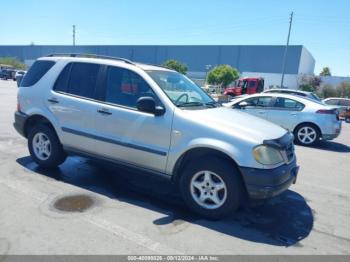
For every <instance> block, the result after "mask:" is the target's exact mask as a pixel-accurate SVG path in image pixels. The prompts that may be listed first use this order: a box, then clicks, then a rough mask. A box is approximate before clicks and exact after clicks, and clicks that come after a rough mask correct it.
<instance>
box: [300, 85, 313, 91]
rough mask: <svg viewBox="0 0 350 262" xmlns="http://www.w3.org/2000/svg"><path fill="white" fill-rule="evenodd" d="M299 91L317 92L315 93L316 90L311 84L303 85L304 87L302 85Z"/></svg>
mask: <svg viewBox="0 0 350 262" xmlns="http://www.w3.org/2000/svg"><path fill="white" fill-rule="evenodd" d="M299 89H300V90H302V91H307V92H315V91H316V88H315V87H313V86H312V85H310V84H303V85H300V86H299Z"/></svg>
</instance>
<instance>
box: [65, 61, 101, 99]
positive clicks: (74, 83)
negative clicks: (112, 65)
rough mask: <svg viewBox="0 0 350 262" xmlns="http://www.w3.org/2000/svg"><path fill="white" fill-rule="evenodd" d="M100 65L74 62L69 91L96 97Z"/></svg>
mask: <svg viewBox="0 0 350 262" xmlns="http://www.w3.org/2000/svg"><path fill="white" fill-rule="evenodd" d="M99 70H100V65H97V64H90V63H72V68H71V70H70V79H69V83H68V90H67V92H68V93H70V94H73V95H77V96H82V97H88V98H94V94H95V88H96V84H97V77H98V72H99Z"/></svg>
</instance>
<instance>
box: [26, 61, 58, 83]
mask: <svg viewBox="0 0 350 262" xmlns="http://www.w3.org/2000/svg"><path fill="white" fill-rule="evenodd" d="M54 64H55V62H54V61H44V60H38V61H36V62H35V63H34V64H33V65H32V66H31V67H30V69H29V71H28V73H27V74H25V76H24V78H23V80H22V82H21V86H32V85H34V84H36V83H37V82H38V81H39V80H40V79H41V78H42V77H43V76H44V75H45V74H46V73H47V71H49V70H50V69H51V67H53V65H54Z"/></svg>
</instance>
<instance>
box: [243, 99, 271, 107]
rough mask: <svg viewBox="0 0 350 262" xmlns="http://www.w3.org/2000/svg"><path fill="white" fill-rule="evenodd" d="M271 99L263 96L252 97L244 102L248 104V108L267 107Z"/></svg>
mask: <svg viewBox="0 0 350 262" xmlns="http://www.w3.org/2000/svg"><path fill="white" fill-rule="evenodd" d="M271 100H272V97H269V96H264V97H253V98H249V99H247V100H244V101H245V102H247V103H248V106H251V107H269V106H270V104H271Z"/></svg>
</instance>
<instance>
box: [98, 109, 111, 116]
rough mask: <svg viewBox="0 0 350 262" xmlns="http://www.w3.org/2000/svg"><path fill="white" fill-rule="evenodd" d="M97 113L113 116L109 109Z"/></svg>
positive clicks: (99, 110)
mask: <svg viewBox="0 0 350 262" xmlns="http://www.w3.org/2000/svg"><path fill="white" fill-rule="evenodd" d="M97 112H98V113H100V114H103V115H111V114H112V113H111V112H109V111H108V109H104V108H102V109H98V110H97Z"/></svg>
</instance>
